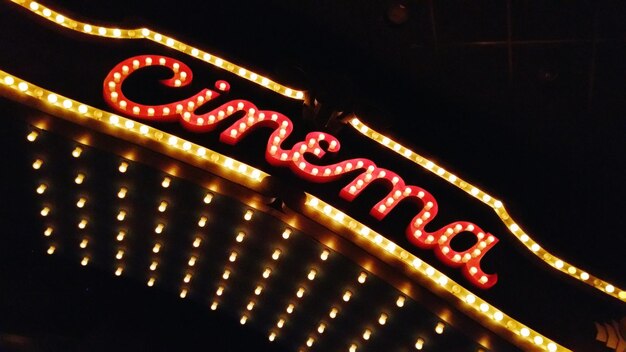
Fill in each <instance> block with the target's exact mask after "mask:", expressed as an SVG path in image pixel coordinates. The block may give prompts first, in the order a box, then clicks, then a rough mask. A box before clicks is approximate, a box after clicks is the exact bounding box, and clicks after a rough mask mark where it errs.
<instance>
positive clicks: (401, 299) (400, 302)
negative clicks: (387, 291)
mask: <svg viewBox="0 0 626 352" xmlns="http://www.w3.org/2000/svg"><path fill="white" fill-rule="evenodd" d="M404 301H405V298H404V296H400V297H398V299H397V300H396V306H398V307H400V308H402V307H404Z"/></svg>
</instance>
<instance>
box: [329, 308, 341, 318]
mask: <svg viewBox="0 0 626 352" xmlns="http://www.w3.org/2000/svg"><path fill="white" fill-rule="evenodd" d="M337 313H339V310H337V308H335V307H333V308H332V309H331V310H330V313H328V316H329V317H330V318H331V319H335V318H336V317H337Z"/></svg>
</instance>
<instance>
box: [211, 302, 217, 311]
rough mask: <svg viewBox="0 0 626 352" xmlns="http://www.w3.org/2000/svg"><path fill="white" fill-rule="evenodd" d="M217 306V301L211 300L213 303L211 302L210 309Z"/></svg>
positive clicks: (214, 308)
mask: <svg viewBox="0 0 626 352" xmlns="http://www.w3.org/2000/svg"><path fill="white" fill-rule="evenodd" d="M217 306H218V303H217V302H216V301H213V303H211V310H216V309H217Z"/></svg>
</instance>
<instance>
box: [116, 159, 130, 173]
mask: <svg viewBox="0 0 626 352" xmlns="http://www.w3.org/2000/svg"><path fill="white" fill-rule="evenodd" d="M117 169H118V170H119V172H121V173H125V172H126V170H128V163H127V162H125V161H122V162H121V163H120V166H119V167H118V168H117Z"/></svg>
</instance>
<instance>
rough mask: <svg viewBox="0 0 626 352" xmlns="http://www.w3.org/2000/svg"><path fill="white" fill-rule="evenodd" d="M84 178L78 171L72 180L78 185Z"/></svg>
mask: <svg viewBox="0 0 626 352" xmlns="http://www.w3.org/2000/svg"><path fill="white" fill-rule="evenodd" d="M84 180H85V175H84V174H81V173H79V174H78V175H76V178H75V179H74V182H76V184H77V185H80V184H82V183H83V181H84Z"/></svg>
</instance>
